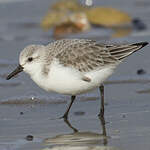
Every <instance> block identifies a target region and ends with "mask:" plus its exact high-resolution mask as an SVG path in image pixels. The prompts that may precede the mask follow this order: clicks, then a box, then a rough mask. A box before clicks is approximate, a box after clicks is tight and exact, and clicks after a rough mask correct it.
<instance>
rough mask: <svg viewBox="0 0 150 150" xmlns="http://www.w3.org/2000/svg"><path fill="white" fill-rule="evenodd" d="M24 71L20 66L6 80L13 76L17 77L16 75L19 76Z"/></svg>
mask: <svg viewBox="0 0 150 150" xmlns="http://www.w3.org/2000/svg"><path fill="white" fill-rule="evenodd" d="M22 71H23V67H22V66H21V65H19V66H18V67H17V68H16V69H15V70H14V71H13V72H12V73H10V74H9V75H8V76H7V77H6V80H9V79H11V78H12V77H13V76H15V75H16V74H18V73H19V72H22Z"/></svg>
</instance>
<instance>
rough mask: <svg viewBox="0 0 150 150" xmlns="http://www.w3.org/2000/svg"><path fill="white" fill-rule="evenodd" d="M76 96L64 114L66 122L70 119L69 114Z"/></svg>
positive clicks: (72, 97) (72, 98)
mask: <svg viewBox="0 0 150 150" xmlns="http://www.w3.org/2000/svg"><path fill="white" fill-rule="evenodd" d="M75 98H76V96H71V103H70V104H69V107H68V108H67V110H66V112H65V113H64V115H63V116H62V117H61V118H64V120H67V118H68V114H69V110H70V108H71V106H72V104H73V102H74V100H75Z"/></svg>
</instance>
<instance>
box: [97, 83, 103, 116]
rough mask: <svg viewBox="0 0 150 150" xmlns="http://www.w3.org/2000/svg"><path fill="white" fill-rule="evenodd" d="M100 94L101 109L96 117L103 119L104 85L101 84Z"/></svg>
mask: <svg viewBox="0 0 150 150" xmlns="http://www.w3.org/2000/svg"><path fill="white" fill-rule="evenodd" d="M99 89H100V93H101V107H100V113H99V114H98V116H99V117H100V118H104V85H103V84H102V85H101V86H100V87H99Z"/></svg>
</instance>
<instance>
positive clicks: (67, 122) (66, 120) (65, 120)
mask: <svg viewBox="0 0 150 150" xmlns="http://www.w3.org/2000/svg"><path fill="white" fill-rule="evenodd" d="M64 122H65V123H66V124H67V126H68V127H69V128H71V129H72V130H73V132H74V133H75V132H78V130H77V129H76V128H74V127H73V126H72V125H71V123H70V122H69V121H68V119H64Z"/></svg>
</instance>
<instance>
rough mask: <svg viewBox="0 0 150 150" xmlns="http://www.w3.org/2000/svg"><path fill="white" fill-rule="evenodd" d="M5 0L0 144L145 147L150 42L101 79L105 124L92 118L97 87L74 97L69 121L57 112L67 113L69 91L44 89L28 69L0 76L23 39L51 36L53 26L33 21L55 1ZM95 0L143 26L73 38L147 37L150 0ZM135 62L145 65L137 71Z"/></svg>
mask: <svg viewBox="0 0 150 150" xmlns="http://www.w3.org/2000/svg"><path fill="white" fill-rule="evenodd" d="M7 2H8V3H2V2H1V5H0V19H1V22H0V49H1V50H0V150H20V149H21V150H54V149H55V150H60V149H61V150H62V149H63V150H67V149H68V150H73V149H79V150H80V149H81V150H88V149H90V150H91V149H93V150H125V149H128V150H141V149H144V150H149V149H150V142H149V139H150V117H149V116H150V100H149V99H150V92H149V91H150V90H149V89H150V67H149V66H150V65H149V64H150V59H149V56H150V50H149V49H150V46H147V47H145V48H143V49H142V50H141V51H138V52H137V53H135V54H133V55H132V56H130V57H129V58H127V59H126V61H125V62H124V63H122V64H121V65H120V66H119V67H118V68H117V69H116V72H115V73H114V74H113V75H112V76H111V77H110V78H109V79H108V80H107V81H106V83H105V122H106V124H105V126H104V125H103V124H102V122H101V120H100V119H99V118H98V117H97V114H98V113H99V103H100V100H99V91H98V89H96V90H94V91H91V92H90V93H88V94H84V95H80V96H77V99H76V102H75V103H74V105H73V107H72V109H71V112H70V116H69V120H68V121H69V122H64V121H63V120H61V119H58V118H59V117H60V116H62V114H63V113H64V111H65V109H66V107H67V104H68V102H69V100H70V97H69V96H65V95H59V94H55V93H47V92H45V91H43V90H42V89H40V88H39V87H38V86H37V85H35V83H33V81H31V79H30V78H29V76H28V75H26V74H25V73H21V74H20V75H19V76H18V77H17V78H14V79H13V80H10V81H6V80H5V77H6V75H7V74H8V73H9V72H10V71H11V70H13V69H14V68H15V66H16V65H17V63H18V55H19V52H20V51H21V50H22V49H23V48H24V47H25V46H26V45H28V44H31V43H32V44H33V43H34V44H36V43H40V44H41V43H43V44H46V43H48V42H49V41H52V40H53V39H52V38H51V35H52V31H49V32H44V31H42V29H40V27H39V26H38V24H39V22H40V20H41V19H42V16H44V14H45V13H46V11H47V9H48V7H49V5H50V3H51V2H52V1H49V0H45V1H40V0H32V1H23V0H22V1H21V2H18V1H16V2H9V1H7ZM96 3H97V4H99V5H104V4H105V5H107V6H112V7H115V8H118V9H122V10H124V11H126V12H128V13H129V14H130V15H132V16H133V17H138V18H141V19H142V21H143V22H144V23H145V24H146V25H147V29H146V30H143V31H136V30H134V31H133V32H132V33H131V34H130V35H128V36H127V37H124V38H120V39H117V38H116V39H111V38H110V30H107V29H100V30H97V29H96V30H92V32H89V33H85V34H77V35H73V36H70V37H80V38H82V37H88V38H91V39H96V40H99V41H106V40H107V41H114V42H139V41H149V40H150V19H149V14H150V5H149V3H148V1H146V0H145V1H141V2H140V1H139V2H138V1H135V0H132V1H128V3H127V1H126V2H123V1H119V0H113V1H111V2H109V3H108V2H107V3H108V4H106V2H105V1H104V0H103V1H97V2H96ZM8 10H9V11H8ZM139 69H144V71H145V72H144V73H143V74H137V71H138V70H139ZM30 135H31V136H30ZM27 136H28V137H27ZM32 136H33V137H32ZM32 138H33V139H32Z"/></svg>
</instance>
